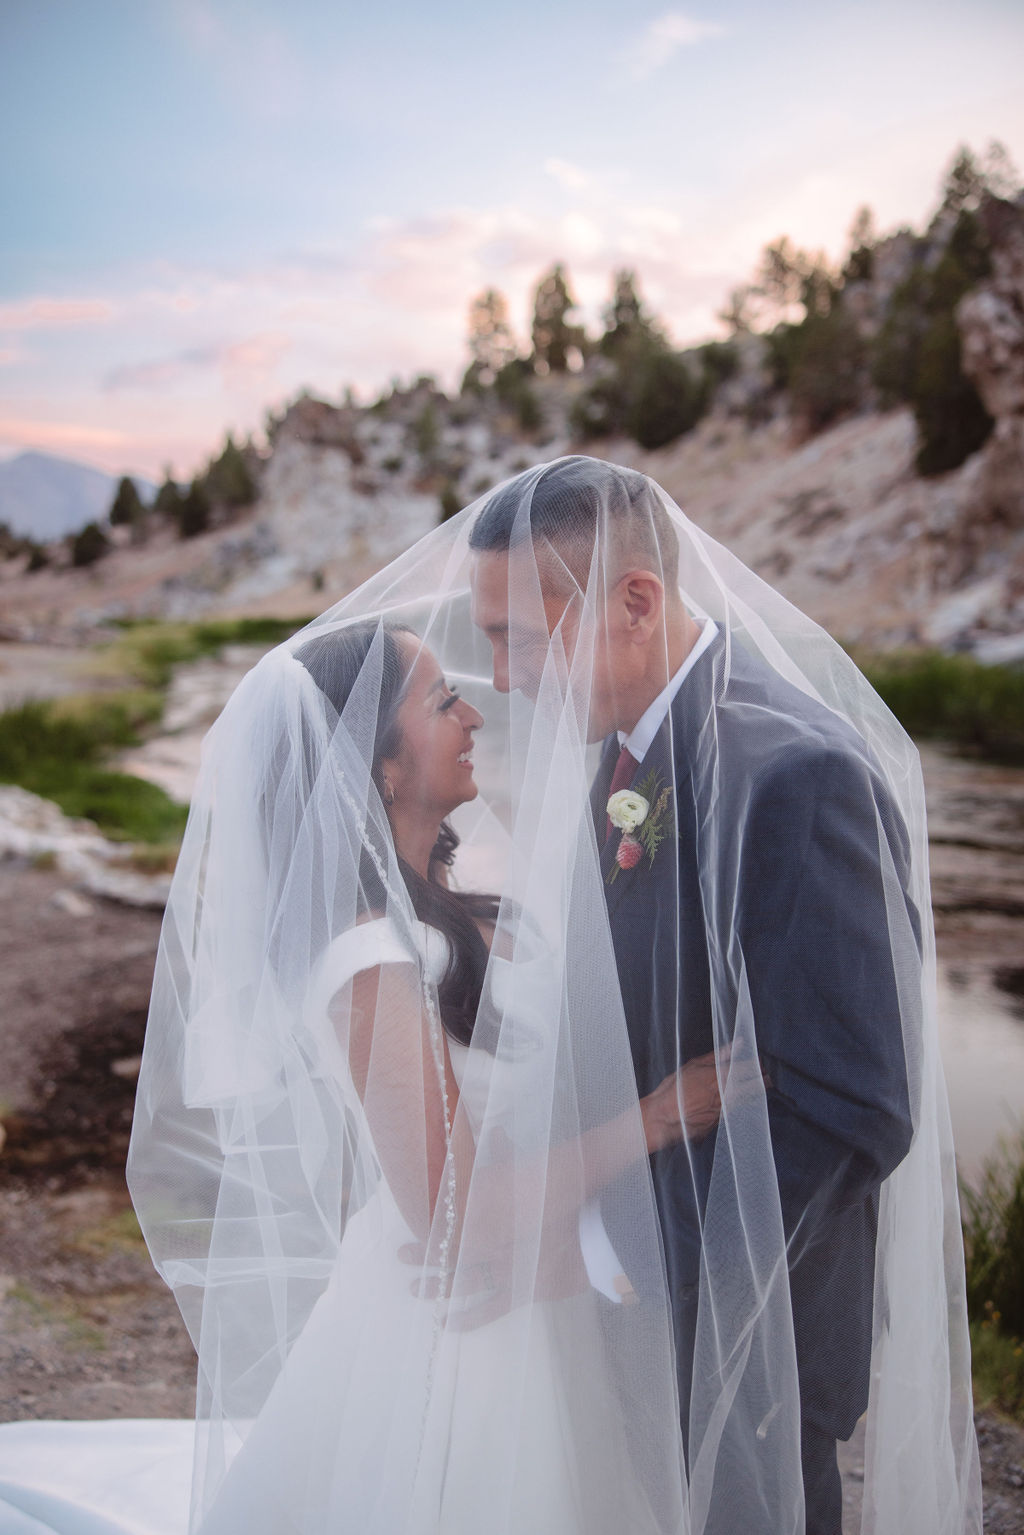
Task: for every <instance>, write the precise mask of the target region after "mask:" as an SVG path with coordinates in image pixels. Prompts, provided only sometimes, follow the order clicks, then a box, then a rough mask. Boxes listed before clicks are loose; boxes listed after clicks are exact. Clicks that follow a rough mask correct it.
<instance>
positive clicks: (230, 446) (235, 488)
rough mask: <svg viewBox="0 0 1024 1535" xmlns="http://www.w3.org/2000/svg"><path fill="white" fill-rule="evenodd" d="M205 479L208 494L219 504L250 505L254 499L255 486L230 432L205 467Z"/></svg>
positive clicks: (243, 457) (230, 505)
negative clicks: (219, 453) (215, 456)
mask: <svg viewBox="0 0 1024 1535" xmlns="http://www.w3.org/2000/svg"><path fill="white" fill-rule="evenodd" d="M205 480H206V491H207V494H208V496H209V497H210V499H211V500H212V501H214V502H217V503H218V504H219V505H221V506H227V507H240V506H251V505H252V503H253V502H254V501H255V500H256V486H255V485H254V484H253V480H252V475H251V474H250V473H249V469H248V466H247V465H246V462H245V456H244V454H243V453H242V450H241V449H240V448H239V447H238V446H237V444H236V443H235V440H234V438H233V437H232V435H231V433H230V432H229V433H228V435H227V438H226V440H225V443H224V449H223V451H222V453H221V455H220V457H219V458H215V459H214V460H213V462H212V463H211V464H210V467H209V468H208V469H207V471H206V475H205Z"/></svg>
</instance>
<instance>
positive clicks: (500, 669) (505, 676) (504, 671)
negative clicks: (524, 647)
mask: <svg viewBox="0 0 1024 1535" xmlns="http://www.w3.org/2000/svg"><path fill="white" fill-rule="evenodd" d="M491 670H492V671H493V673H494V689H495V692H497V693H511V691H512V683H511V681H510V679H509V666H508V646H507V645H502V644H501V643H500V642H499V641H497V640H492V641H491Z"/></svg>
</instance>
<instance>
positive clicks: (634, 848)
mask: <svg viewBox="0 0 1024 1535" xmlns="http://www.w3.org/2000/svg"><path fill="white" fill-rule="evenodd" d="M643 853H644V850H643V848H642V847H641V845H640V843H639V842H638V841H637V839H636V837H623V839H622V841H621V842H620V843H619V850H618V852H617V853H616V854H615V862H616V863H617V864H618V866H619V868H620V869H635V868H636V866H637V864H638V863H639V862H640V860H641V858H642V857H643Z"/></svg>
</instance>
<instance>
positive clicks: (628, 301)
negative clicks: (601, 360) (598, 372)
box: [600, 267, 665, 358]
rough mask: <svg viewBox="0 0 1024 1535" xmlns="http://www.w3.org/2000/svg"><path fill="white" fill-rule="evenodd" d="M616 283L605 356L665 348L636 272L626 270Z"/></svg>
mask: <svg viewBox="0 0 1024 1535" xmlns="http://www.w3.org/2000/svg"><path fill="white" fill-rule="evenodd" d="M612 281H613V289H612V299H611V303H610V304H609V305H608V307H607V309H606V310H605V312H604V323H605V332H604V335H603V336H602V337H601V341H600V348H601V351H602V353H603V354H604V356H605V357H613V358H619V357H621V356H622V355H623V354H624V353H633V354H636V353H637V352H638V351H641V350H658V349H663V348H664V347H665V337H664V334H663V332H662V330H661V327H660V326H659V325H657V324H656V323H655V322H654V321H652V320H651V319H650V317H649V316H648V314H647V311H646V310H645V308H644V305H643V301H642V299H641V298H640V294H639V292H638V291H637V278H636V273H635V272H631V271H630V270H629V269H628V268H625V267H624V268H622V269H621V270H620V271H618V272H616V273H615V275H614V277H613V279H612Z"/></svg>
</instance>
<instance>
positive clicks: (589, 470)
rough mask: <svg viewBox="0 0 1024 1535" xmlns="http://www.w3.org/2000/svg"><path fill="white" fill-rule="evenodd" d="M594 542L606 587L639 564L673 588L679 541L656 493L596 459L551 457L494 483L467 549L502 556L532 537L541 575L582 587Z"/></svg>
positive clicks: (633, 473)
mask: <svg viewBox="0 0 1024 1535" xmlns="http://www.w3.org/2000/svg"><path fill="white" fill-rule="evenodd" d="M598 540H600V541H601V549H602V555H603V559H602V562H601V564H602V570H601V574H602V577H603V580H604V583H605V584H606V585H611V584H612V583H614V581H615V580H616V579H617V577H618V576H619V575H620V574H621V573H622V572H623V571H625V570H629V569H635V568H641V569H644V570H649V571H652V572H653V573H654V574H655V575H657V576H659V577H660V579H661V580H662V582H663V583H664V585H665V587H666V590H667V591H668V592H670V593H671V592H675V591H676V589H677V586H678V571H679V542H678V539H677V537H676V532H675V529H674V528H673V526H672V522H671V520H670V518H669V516H668V514H667V512H666V511H665V509H664V507H663V506H662V504H661V501H660V500H659V498H658V495H657V492H656V491H655V490H654V488H653V487H652V485H651V482H650V481H649V480H648V479H647V478H646V477H645V476H644V475H642V474H638V473H637V472H636V471H635V470H633V469H623V468H621V467H620V466H619V465H618V464H607V463H605V462H604V461H603V460H602V459H598V458H585V457H583V456H582V455H578V456H574V457H570V458H560V459H556V460H555V462H554V463H552V464H546V465H544V466H543V468H542V469H540V471H538V470H537V469H527V470H525V471H524V472H523V473H522V474H520V475H517V476H516V478H515V479H514V480H509V482H508V483H507V484H506V485H502V486H500V487H499V488H498V489H497V490H496V491H495V492H494V494H493V495H492V496H490V497H489V499H488V500H487V502H486V503H485V505H484V507H483V508H482V510H481V511H480V512H479V514H478V515H477V518H476V521H475V522H474V524H473V526H472V528H471V530H470V535H469V546H470V548H471V549H474V550H476V551H477V552H478V553H491V554H507V553H509V552H511V551H512V550H514V549H515V548H516V547H521V546H522V545H524V544H526V543H527V542H528V541H529V542H532V544H533V546H534V551H535V553H536V554H537V555H538V557H539V563H541V564H542V567H543V568H544V574H545V577H547V578H549V579H552V580H555V581H557V582H558V584H559V585H563V586H566V587H567V586H570V585H575V586H578V587H579V588H580V589H581V590H582V591H586V590H587V587H588V585H589V581H590V572H591V566H592V562H593V557H594V548H595V544H596V543H597V542H598ZM545 546H546V549H547V553H548V557H547V558H543V555H544V553H545ZM559 578H561V579H559ZM545 584H547V583H545Z"/></svg>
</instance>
